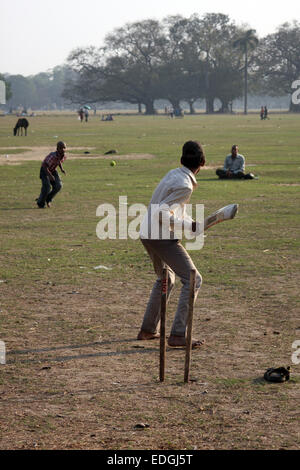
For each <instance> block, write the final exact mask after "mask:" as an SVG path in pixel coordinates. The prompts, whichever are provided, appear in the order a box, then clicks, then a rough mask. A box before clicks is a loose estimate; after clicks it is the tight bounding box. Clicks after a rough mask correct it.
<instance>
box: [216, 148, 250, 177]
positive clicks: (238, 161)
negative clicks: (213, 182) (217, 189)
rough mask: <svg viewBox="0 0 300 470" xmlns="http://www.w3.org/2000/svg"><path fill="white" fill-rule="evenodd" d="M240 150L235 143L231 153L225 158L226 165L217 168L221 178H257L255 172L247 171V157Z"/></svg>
mask: <svg viewBox="0 0 300 470" xmlns="http://www.w3.org/2000/svg"><path fill="white" fill-rule="evenodd" d="M238 152H239V148H238V146H237V145H233V146H232V148H231V153H230V154H229V155H227V157H226V158H225V162H224V167H223V168H218V169H217V170H216V174H217V175H218V177H219V178H220V179H246V180H252V179H255V176H254V175H253V173H247V174H246V173H245V158H244V157H243V155H241V154H239V153H238Z"/></svg>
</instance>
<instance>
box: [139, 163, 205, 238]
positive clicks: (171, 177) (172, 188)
mask: <svg viewBox="0 0 300 470" xmlns="http://www.w3.org/2000/svg"><path fill="white" fill-rule="evenodd" d="M196 186H197V181H196V178H195V175H194V173H193V172H192V171H191V170H189V169H188V168H186V167H185V166H183V167H181V168H176V169H174V170H171V171H169V173H167V174H166V176H165V177H164V178H163V179H162V180H161V181H160V183H159V184H158V186H157V187H156V189H155V191H154V193H153V195H152V198H151V201H150V204H149V206H148V210H147V212H146V214H145V216H144V218H143V221H142V223H141V230H140V237H141V238H145V239H151V240H164V239H172V238H176V236H174V229H175V232H176V228H177V229H181V230H183V229H184V228H187V229H188V230H189V231H190V232H191V233H193V234H194V235H195V236H196V235H199V233H200V232H201V227H200V224H199V223H198V222H196V232H192V222H193V219H192V218H191V217H189V216H188V215H187V214H186V210H185V205H186V204H187V203H188V202H189V200H190V197H191V195H192V192H193V190H194V188H195V187H196Z"/></svg>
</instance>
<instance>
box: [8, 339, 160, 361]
mask: <svg viewBox="0 0 300 470" xmlns="http://www.w3.org/2000/svg"><path fill="white" fill-rule="evenodd" d="M136 341H137V339H136V338H131V339H121V340H118V339H114V340H111V341H102V342H99V341H96V342H93V343H85V344H76V345H69V346H58V347H52V348H40V349H26V350H15V351H7V353H6V355H7V356H17V355H23V354H32V353H44V352H51V351H59V350H62V349H82V348H86V347H93V346H104V345H109V344H113V343H118V344H119V343H131V342H136ZM133 348H135V349H134V350H125V351H109V352H93V353H90V354H79V355H76V356H75V355H69V356H57V357H45V358H41V357H37V358H32V359H21V360H20V361H17V360H13V359H8V360H7V361H6V364H15V363H22V364H23V363H45V362H46V363H49V362H64V361H70V360H73V359H88V358H91V357H110V356H123V355H130V354H147V353H152V352H157V351H158V348H146V347H145V346H133Z"/></svg>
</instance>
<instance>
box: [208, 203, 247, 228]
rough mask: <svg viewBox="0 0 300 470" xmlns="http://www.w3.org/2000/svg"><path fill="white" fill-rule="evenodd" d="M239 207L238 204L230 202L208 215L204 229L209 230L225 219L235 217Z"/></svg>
mask: <svg viewBox="0 0 300 470" xmlns="http://www.w3.org/2000/svg"><path fill="white" fill-rule="evenodd" d="M238 207H239V205H238V204H229V205H228V206H225V207H222V208H221V209H219V210H217V211H216V212H214V213H213V214H211V215H209V216H208V217H206V219H205V220H204V230H207V229H208V228H210V227H213V226H214V225H216V224H219V223H220V222H224V221H225V220H231V219H233V218H234V217H235V216H236V214H237V212H238Z"/></svg>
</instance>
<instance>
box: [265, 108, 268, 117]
mask: <svg viewBox="0 0 300 470" xmlns="http://www.w3.org/2000/svg"><path fill="white" fill-rule="evenodd" d="M264 119H268V109H267V106H265V108H264Z"/></svg>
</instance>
